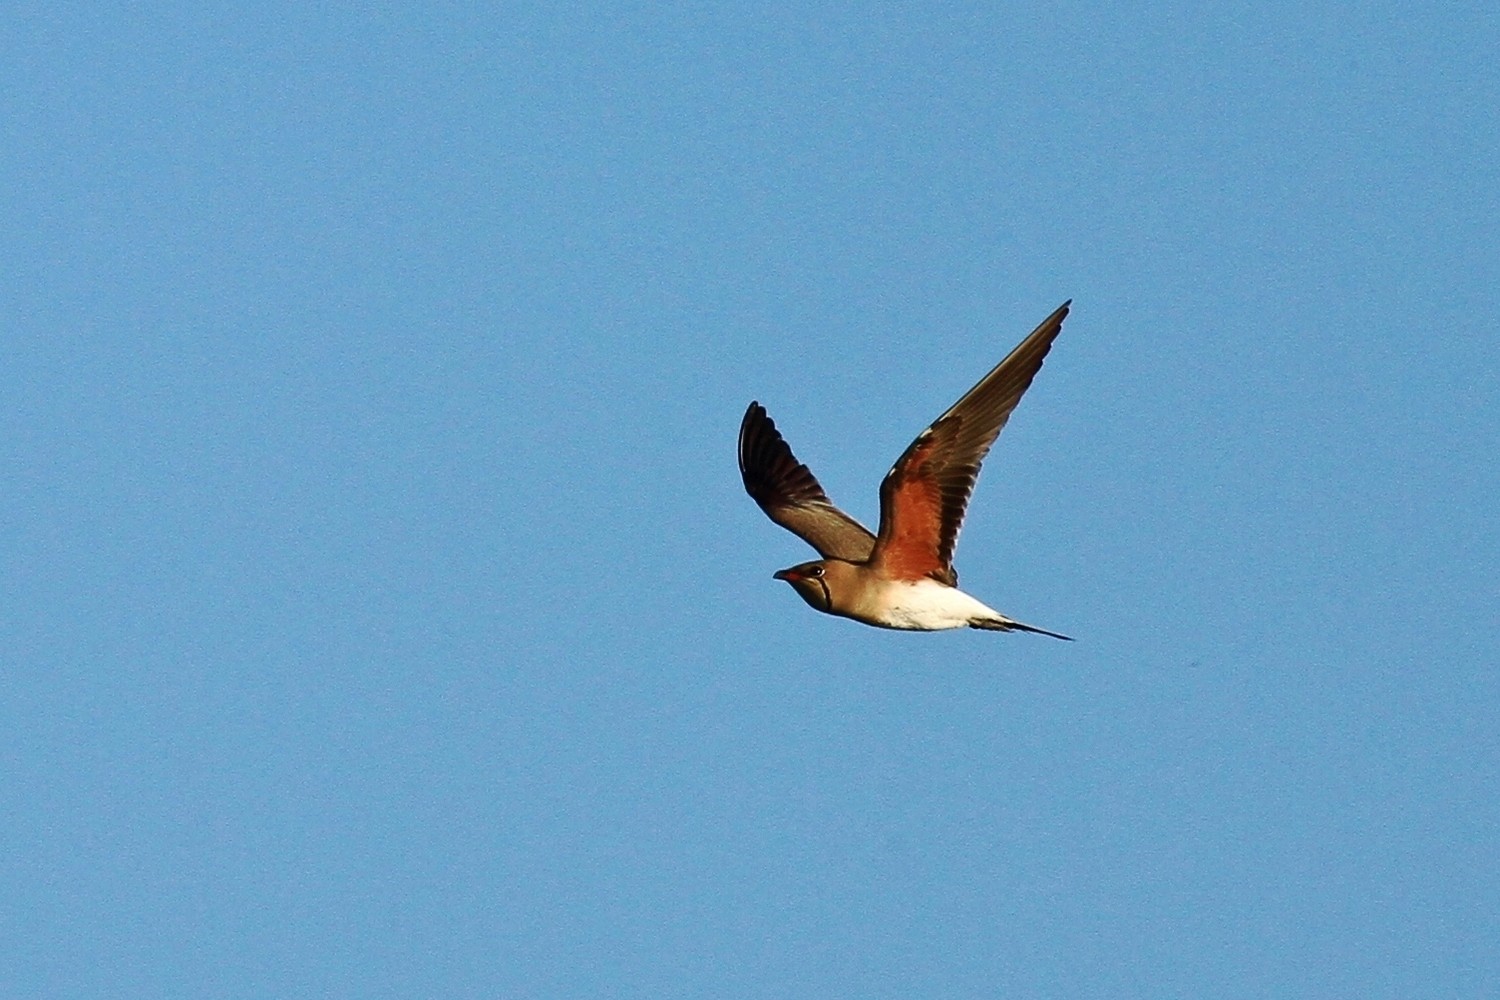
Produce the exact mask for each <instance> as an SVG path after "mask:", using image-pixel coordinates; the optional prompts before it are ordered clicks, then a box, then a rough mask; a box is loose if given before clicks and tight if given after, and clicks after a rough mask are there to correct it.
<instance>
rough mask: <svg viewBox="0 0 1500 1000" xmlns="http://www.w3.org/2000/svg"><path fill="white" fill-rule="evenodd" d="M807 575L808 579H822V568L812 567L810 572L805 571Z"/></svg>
mask: <svg viewBox="0 0 1500 1000" xmlns="http://www.w3.org/2000/svg"><path fill="white" fill-rule="evenodd" d="M807 575H808V576H810V577H812V578H813V579H815V580H818V579H822V577H823V567H822V566H814V567H813V568H812V569H810V570H808V571H807Z"/></svg>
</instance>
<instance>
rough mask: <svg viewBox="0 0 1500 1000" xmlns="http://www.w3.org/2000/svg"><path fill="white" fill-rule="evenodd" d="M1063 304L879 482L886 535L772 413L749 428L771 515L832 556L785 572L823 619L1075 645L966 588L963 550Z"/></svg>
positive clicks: (753, 488)
mask: <svg viewBox="0 0 1500 1000" xmlns="http://www.w3.org/2000/svg"><path fill="white" fill-rule="evenodd" d="M1070 305H1072V302H1071V301H1069V302H1064V303H1063V304H1062V305H1061V306H1060V307H1059V308H1058V309H1057V311H1056V312H1054V313H1053V314H1052V315H1051V316H1048V317H1047V318H1046V319H1045V320H1043V321H1042V324H1041V326H1038V327H1037V328H1036V329H1035V330H1033V331H1032V332H1031V335H1030V336H1028V337H1027V338H1026V339H1025V340H1023V341H1021V343H1020V344H1019V345H1018V346H1017V347H1016V349H1015V350H1013V351H1011V352H1010V354H1008V355H1007V356H1006V358H1005V360H1004V361H1002V362H1000V363H999V364H998V365H996V366H995V368H994V370H992V371H991V372H990V373H989V374H988V375H986V376H985V377H984V378H982V379H980V380H979V384H978V385H976V386H974V388H972V389H970V390H969V391H968V392H966V393H964V395H963V398H962V399H960V400H959V401H958V402H956V403H954V404H953V405H952V406H951V407H949V409H948V412H946V413H944V414H943V415H942V416H941V417H938V418H937V420H935V421H933V423H932V426H930V427H928V428H927V429H926V430H925V431H923V432H922V433H921V434H918V435H917V439H916V440H915V441H913V442H912V443H911V445H910V446H909V447H908V448H907V449H906V451H905V452H903V453H902V454H901V457H900V458H898V459H896V464H895V465H894V466H892V467H891V471H890V472H888V473H886V476H885V479H884V480H882V481H881V483H880V531H879V533H878V534H871V533H870V531H869V529H868V528H866V527H865V526H864V525H862V524H860V523H859V522H858V521H856V520H855V519H854V518H852V517H850V516H849V515H848V514H845V513H844V512H843V511H842V510H839V509H838V508H837V507H835V506H834V505H833V501H831V500H829V499H828V494H827V493H824V492H823V487H822V486H821V485H820V484H819V483H818V480H817V479H816V478H815V477H814V476H813V474H812V472H811V471H809V470H808V468H807V466H805V465H803V464H802V463H801V462H798V461H797V458H796V456H794V455H793V454H792V449H791V448H790V447H789V446H788V445H787V443H786V441H785V440H783V439H782V437H781V434H780V432H778V431H777V430H776V425H775V424H774V423H772V422H771V418H770V417H769V416H768V415H767V414H766V409H765V407H763V406H761V405H760V404H759V403H751V404H750V408H749V409H747V410H746V411H745V418H744V420H742V421H741V422H740V476H741V478H743V479H744V481H745V492H747V493H749V494H750V497H751V499H753V500H754V501H755V502H756V503H757V504H759V505H760V509H761V510H763V511H765V512H766V516H767V517H769V518H770V519H771V520H772V521H775V522H776V523H777V524H779V525H781V526H782V527H783V528H785V529H787V530H788V531H790V532H792V534H794V535H797V536H798V537H799V538H801V539H802V540H803V541H805V542H806V543H807V544H809V545H811V546H812V547H813V548H814V549H816V550H817V553H818V555H819V556H821V557H822V558H820V559H815V560H813V561H812V562H805V563H800V564H798V565H796V566H793V567H791V568H790V569H784V570H781V571H780V572H778V573H776V574H775V578H776V579H777V580H785V581H786V582H787V583H789V584H791V585H792V589H793V590H795V591H796V592H797V593H798V595H799V596H801V598H802V599H803V600H804V601H806V602H807V603H808V604H809V605H811V606H812V607H813V608H814V609H815V610H817V611H822V612H824V613H826V614H830V615H840V616H842V617H844V618H853V619H854V620H855V621H857V622H864V623H865V624H866V625H877V626H879V627H881V628H891V629H907V630H913V631H920V632H935V631H938V630H940V629H950V628H963V627H965V626H967V627H969V628H978V629H990V630H993V631H999V632H1010V631H1021V632H1037V633H1039V634H1041V635H1050V636H1052V637H1053V638H1055V639H1068V638H1070V637H1069V636H1065V635H1060V634H1058V633H1056V632H1049V631H1047V630H1046V629H1044V628H1037V627H1036V626H1034V625H1025V624H1022V623H1021V622H1018V621H1016V620H1014V619H1012V618H1007V617H1006V616H1005V615H1002V614H1001V613H1000V612H998V611H996V610H995V609H994V608H991V607H989V606H987V605H985V604H984V603H983V602H981V601H979V600H977V599H976V598H973V597H970V596H969V595H968V594H966V593H964V592H963V591H961V590H959V589H958V574H957V573H956V572H954V570H953V549H954V546H956V545H957V544H958V531H959V528H960V527H962V525H963V520H964V509H965V508H966V507H967V506H968V504H969V494H970V493H972V492H973V490H974V481H975V479H977V478H978V476H979V465H980V463H981V462H983V461H984V456H985V455H987V454H989V450H990V446H991V445H993V444H994V443H995V438H997V437H999V435H1000V430H1001V428H1003V427H1004V426H1005V422H1006V420H1007V419H1009V418H1010V414H1011V411H1012V410H1014V409H1015V408H1016V404H1017V403H1019V402H1020V401H1021V395H1022V393H1024V392H1025V391H1026V389H1027V387H1028V386H1030V385H1031V380H1032V379H1033V378H1035V377H1036V373H1037V371H1038V370H1040V369H1041V367H1042V359H1043V358H1045V357H1046V356H1047V352H1048V351H1049V350H1051V349H1052V341H1053V340H1055V339H1056V338H1057V335H1058V333H1059V332H1060V331H1061V330H1062V322H1063V318H1064V317H1065V316H1067V315H1068V307H1069V306H1070Z"/></svg>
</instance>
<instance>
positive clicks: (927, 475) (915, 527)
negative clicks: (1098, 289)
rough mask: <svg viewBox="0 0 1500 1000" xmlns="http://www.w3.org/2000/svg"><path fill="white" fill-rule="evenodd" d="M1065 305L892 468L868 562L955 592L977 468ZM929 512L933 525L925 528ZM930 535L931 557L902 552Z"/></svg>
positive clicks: (1065, 310)
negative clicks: (915, 570)
mask: <svg viewBox="0 0 1500 1000" xmlns="http://www.w3.org/2000/svg"><path fill="white" fill-rule="evenodd" d="M1070 305H1072V302H1071V300H1070V301H1068V302H1064V303H1063V304H1062V305H1061V306H1060V307H1059V308H1058V309H1057V311H1056V312H1054V313H1053V314H1052V315H1051V316H1048V317H1047V318H1046V319H1045V320H1043V321H1042V323H1041V325H1040V326H1038V327H1037V328H1036V329H1035V330H1033V331H1032V332H1031V334H1030V335H1029V336H1027V338H1026V339H1025V340H1023V341H1021V343H1020V344H1019V345H1017V347H1016V349H1015V350H1013V351H1011V352H1010V353H1009V354H1008V355H1006V357H1005V360H1003V361H1001V362H1000V363H999V364H998V365H996V366H995V367H994V368H993V369H992V370H991V371H990V373H989V374H988V375H986V376H985V377H984V378H982V379H980V380H979V383H978V384H977V385H975V386H974V388H972V389H970V390H969V391H968V392H966V393H964V395H963V397H962V398H961V399H959V401H958V402H956V403H954V404H953V405H952V406H950V407H949V408H948V410H947V412H945V413H944V414H943V415H942V416H940V417H938V418H937V420H935V421H934V422H933V424H932V426H931V427H929V428H928V429H927V430H925V431H923V432H922V433H921V434H919V435H918V436H917V439H916V440H915V441H913V442H912V443H911V445H910V446H909V447H908V448H907V449H906V451H905V452H904V453H902V455H901V457H900V458H899V459H897V460H896V464H895V465H894V466H893V467H892V468H891V471H890V472H889V473H888V474H887V475H886V477H885V480H884V481H883V482H882V483H881V484H880V537H879V541H878V543H877V546H876V556H875V559H876V561H881V560H884V559H886V558H887V555H886V553H885V549H886V548H887V546H890V547H891V548H892V549H893V551H892V552H891V553H890V556H889V558H890V559H891V560H892V561H893V562H895V563H897V564H902V563H906V564H911V565H917V566H920V567H922V572H923V573H926V574H928V575H932V576H934V577H936V578H938V579H942V580H944V581H945V582H947V583H950V584H951V585H954V586H957V583H958V575H957V574H956V573H954V572H953V550H954V548H955V547H956V546H957V545H958V533H959V529H960V528H962V527H963V521H964V511H965V509H966V508H967V507H968V504H969V495H970V494H971V493H972V492H973V490H974V482H975V480H976V479H977V478H978V477H979V466H980V463H982V462H983V461H984V457H985V456H986V455H988V454H989V451H990V446H991V445H993V444H994V443H995V439H996V438H997V437H999V435H1000V431H1001V429H1003V428H1004V427H1005V424H1006V421H1007V420H1009V419H1010V414H1011V411H1012V410H1014V409H1015V408H1016V404H1017V403H1019V402H1020V401H1021V396H1022V394H1023V393H1025V392H1026V390H1027V388H1028V387H1030V385H1031V382H1032V379H1034V378H1035V377H1036V373H1037V372H1038V371H1039V370H1040V369H1041V367H1042V359H1043V358H1045V357H1046V356H1047V352H1048V351H1049V350H1051V349H1052V342H1053V341H1054V340H1055V339H1056V338H1057V335H1058V333H1059V332H1060V331H1061V330H1062V321H1063V318H1064V317H1066V316H1067V315H1068V307H1069V306H1070ZM934 511H935V512H936V516H937V524H935V525H934V524H931V522H930V520H929V518H930V517H931V516H932V514H933V512H934ZM933 529H935V530H936V536H937V537H936V542H937V551H936V553H935V554H934V553H931V552H930V551H929V552H928V553H927V554H926V556H925V558H924V557H923V556H922V554H920V553H917V552H915V551H905V550H910V549H913V548H914V541H913V540H914V539H915V538H917V537H923V536H925V537H926V538H927V539H928V544H929V545H930V544H931V538H932V531H933ZM895 550H903V551H895ZM934 555H935V560H936V561H935V564H932V560H933V557H934Z"/></svg>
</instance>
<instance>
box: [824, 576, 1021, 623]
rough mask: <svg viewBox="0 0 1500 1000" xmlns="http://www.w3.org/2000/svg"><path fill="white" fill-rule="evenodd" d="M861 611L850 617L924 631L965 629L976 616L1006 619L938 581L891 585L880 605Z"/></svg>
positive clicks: (880, 597)
mask: <svg viewBox="0 0 1500 1000" xmlns="http://www.w3.org/2000/svg"><path fill="white" fill-rule="evenodd" d="M859 610H860V611H861V612H864V613H863V614H854V615H850V617H851V618H858V619H859V620H860V621H863V622H867V623H869V624H871V625H882V626H884V627H886V628H899V629H911V630H915V631H922V632H936V631H940V630H942V629H949V628H964V627H966V626H967V625H968V624H969V623H970V622H971V621H973V620H975V619H976V618H979V619H996V618H998V619H1001V620H1004V619H1005V616H1004V615H1002V614H1000V613H999V612H998V611H996V610H995V609H994V608H991V607H989V606H987V605H985V604H983V603H982V602H980V601H978V600H975V599H974V598H972V597H970V596H969V595H968V594H965V593H964V592H963V591H961V590H959V589H957V588H956V587H945V586H943V585H942V584H941V583H938V582H937V581H936V580H918V581H916V582H915V583H891V584H888V585H887V586H886V587H884V588H882V589H881V592H880V595H879V605H878V606H877V607H870V608H861V609H859Z"/></svg>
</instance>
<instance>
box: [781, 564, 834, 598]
mask: <svg viewBox="0 0 1500 1000" xmlns="http://www.w3.org/2000/svg"><path fill="white" fill-rule="evenodd" d="M772 577H773V578H774V579H777V580H785V581H786V582H787V583H790V584H791V585H792V589H793V590H795V591H796V592H797V594H798V595H799V596H800V597H801V598H802V599H803V600H804V601H806V602H807V603H808V604H809V605H811V606H812V607H813V608H815V609H817V610H818V611H832V610H833V595H832V594H831V593H830V592H829V590H828V564H827V563H826V562H824V561H823V560H821V559H819V560H816V561H814V562H805V563H799V564H798V565H796V566H793V567H791V568H790V569H783V570H778V571H776V572H775V573H774V574H772Z"/></svg>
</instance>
